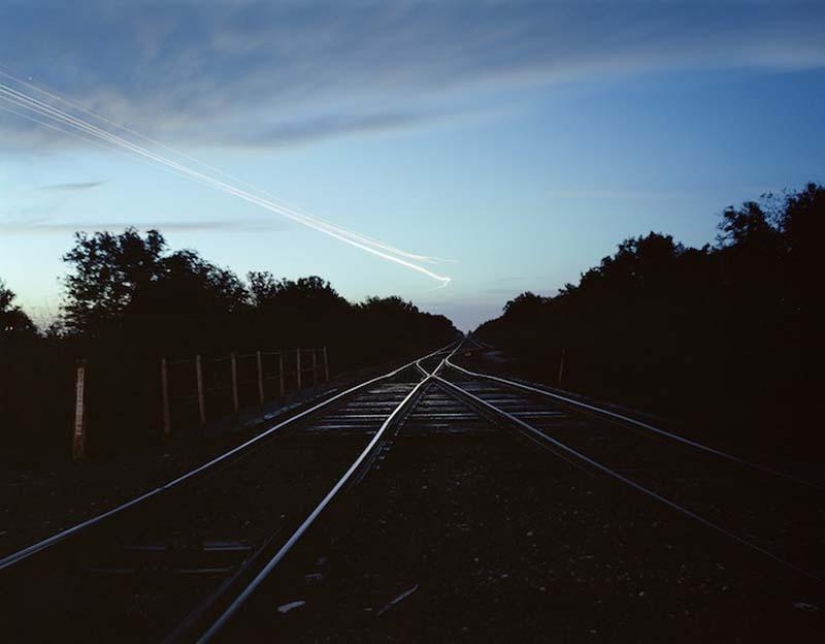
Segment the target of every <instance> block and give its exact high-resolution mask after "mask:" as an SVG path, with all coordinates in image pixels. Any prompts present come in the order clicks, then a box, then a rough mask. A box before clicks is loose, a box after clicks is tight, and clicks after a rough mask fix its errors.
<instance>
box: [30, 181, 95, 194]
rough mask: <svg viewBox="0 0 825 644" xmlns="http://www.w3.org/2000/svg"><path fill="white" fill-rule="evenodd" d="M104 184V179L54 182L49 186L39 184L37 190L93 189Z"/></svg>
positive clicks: (74, 190)
mask: <svg viewBox="0 0 825 644" xmlns="http://www.w3.org/2000/svg"><path fill="white" fill-rule="evenodd" d="M105 184H106V181H79V182H76V183H55V184H52V185H49V186H41V187H40V188H38V190H46V191H57V192H77V191H81V190H93V189H94V188H99V187H100V186H103V185H105Z"/></svg>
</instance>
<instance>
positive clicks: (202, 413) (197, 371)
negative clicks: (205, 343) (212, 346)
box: [195, 355, 206, 425]
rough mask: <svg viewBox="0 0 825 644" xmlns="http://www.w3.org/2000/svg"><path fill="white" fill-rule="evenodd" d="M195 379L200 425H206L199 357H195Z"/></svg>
mask: <svg viewBox="0 0 825 644" xmlns="http://www.w3.org/2000/svg"><path fill="white" fill-rule="evenodd" d="M195 377H196V378H197V380H198V415H199V416H200V420H201V425H205V424H206V401H205V400H204V397H203V369H201V357H200V355H197V356H195Z"/></svg>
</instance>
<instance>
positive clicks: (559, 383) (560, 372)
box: [556, 347, 566, 387]
mask: <svg viewBox="0 0 825 644" xmlns="http://www.w3.org/2000/svg"><path fill="white" fill-rule="evenodd" d="M565 352H566V349H565V348H564V347H562V350H561V360H560V361H559V378H558V382H557V383H556V384H557V386H559V387H561V376H562V374H563V373H564V354H565Z"/></svg>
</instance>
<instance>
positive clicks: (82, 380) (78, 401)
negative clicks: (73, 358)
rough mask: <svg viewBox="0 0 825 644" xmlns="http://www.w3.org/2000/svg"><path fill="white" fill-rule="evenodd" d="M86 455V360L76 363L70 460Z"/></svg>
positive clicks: (82, 359)
mask: <svg viewBox="0 0 825 644" xmlns="http://www.w3.org/2000/svg"><path fill="white" fill-rule="evenodd" d="M85 455H86V359H85V358H81V359H79V360H78V361H77V377H76V379H75V403H74V436H73V439H72V459H74V460H75V461H76V460H78V459H81V458H83V457H84V456H85Z"/></svg>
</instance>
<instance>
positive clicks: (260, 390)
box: [255, 351, 264, 405]
mask: <svg viewBox="0 0 825 644" xmlns="http://www.w3.org/2000/svg"><path fill="white" fill-rule="evenodd" d="M255 355H256V357H257V358H258V398H259V399H260V401H261V404H262V405H263V404H264V363H263V360H262V359H261V352H260V351H258V352H257V353H256V354H255Z"/></svg>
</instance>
